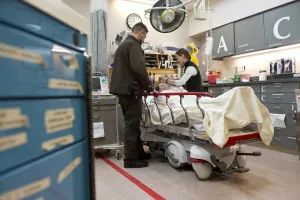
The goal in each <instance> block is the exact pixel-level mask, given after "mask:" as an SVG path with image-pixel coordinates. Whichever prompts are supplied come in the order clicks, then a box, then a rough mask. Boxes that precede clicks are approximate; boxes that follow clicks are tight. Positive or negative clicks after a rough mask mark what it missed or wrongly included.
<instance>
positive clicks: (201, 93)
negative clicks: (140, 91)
mask: <svg viewBox="0 0 300 200" xmlns="http://www.w3.org/2000/svg"><path fill="white" fill-rule="evenodd" d="M149 96H153V97H154V104H155V107H156V109H157V111H158V114H159V119H160V122H161V126H162V127H163V129H164V131H165V132H167V129H166V128H165V125H164V123H163V119H162V115H161V112H160V110H159V107H158V105H157V98H158V97H159V96H164V97H166V102H165V103H166V104H167V106H168V108H169V110H170V114H171V117H172V123H173V127H174V129H175V132H176V134H177V135H178V136H180V133H179V132H178V129H177V127H176V123H175V119H174V114H173V112H172V109H171V107H170V105H169V102H168V100H169V98H170V96H179V97H180V105H181V107H182V109H183V111H184V113H185V118H186V122H187V126H188V127H187V128H188V130H189V135H190V139H191V140H195V138H194V136H193V133H192V131H191V128H192V127H191V124H190V119H189V116H188V112H187V110H186V108H185V107H184V106H183V104H182V99H183V98H184V96H196V97H197V98H196V104H197V107H198V108H199V110H200V112H201V114H202V115H203V118H204V110H203V109H202V108H201V107H200V105H199V99H200V98H201V97H211V98H212V97H213V96H212V95H211V94H208V93H205V92H172V93H153V94H146V95H145V96H144V97H145V99H144V104H145V106H146V109H147V113H148V115H149V120H150V124H151V126H152V127H153V128H154V124H153V123H152V122H151V113H150V110H149V106H148V104H147V101H146V99H147V97H149ZM145 121H146V116H145V119H142V122H143V125H144V126H145Z"/></svg>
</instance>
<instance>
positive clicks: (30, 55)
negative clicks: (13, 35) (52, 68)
mask: <svg viewBox="0 0 300 200" xmlns="http://www.w3.org/2000/svg"><path fill="white" fill-rule="evenodd" d="M0 57H4V58H9V59H12V60H18V61H24V62H31V63H36V64H40V65H42V66H43V68H44V69H46V68H47V66H46V62H45V60H44V58H43V57H42V56H41V55H40V54H38V53H34V52H31V51H29V50H24V49H21V48H18V47H15V46H11V45H8V44H4V43H0Z"/></svg>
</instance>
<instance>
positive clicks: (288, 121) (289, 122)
mask: <svg viewBox="0 0 300 200" xmlns="http://www.w3.org/2000/svg"><path fill="white" fill-rule="evenodd" d="M285 124H286V125H288V126H296V121H295V120H294V117H293V115H286V117H285Z"/></svg>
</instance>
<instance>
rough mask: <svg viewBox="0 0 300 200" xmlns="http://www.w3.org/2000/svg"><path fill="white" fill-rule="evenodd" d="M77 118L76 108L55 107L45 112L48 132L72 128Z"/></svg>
mask: <svg viewBox="0 0 300 200" xmlns="http://www.w3.org/2000/svg"><path fill="white" fill-rule="evenodd" d="M74 119H75V113H74V108H65V109H53V110H47V111H46V112H45V126H46V130H47V133H54V132H57V131H61V130H65V129H70V128H72V127H73V121H74Z"/></svg>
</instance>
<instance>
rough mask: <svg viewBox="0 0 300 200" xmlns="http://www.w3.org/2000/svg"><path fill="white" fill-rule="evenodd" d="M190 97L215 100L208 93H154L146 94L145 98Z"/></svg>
mask: <svg viewBox="0 0 300 200" xmlns="http://www.w3.org/2000/svg"><path fill="white" fill-rule="evenodd" d="M189 95H194V96H197V97H211V98H213V97H214V96H213V95H211V94H209V93H206V92H170V93H153V94H146V95H145V96H144V97H148V96H154V97H159V96H166V97H170V96H180V97H183V96H189Z"/></svg>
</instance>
